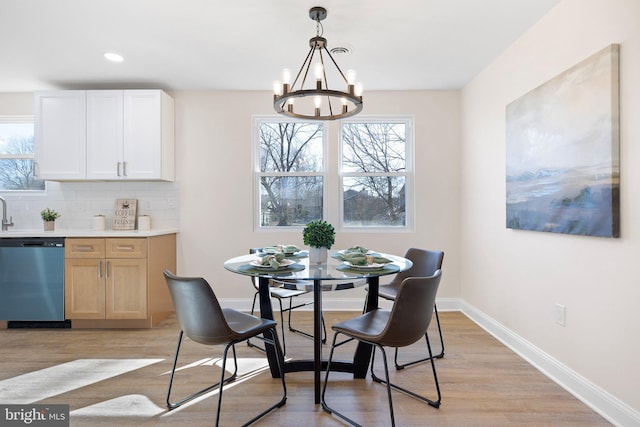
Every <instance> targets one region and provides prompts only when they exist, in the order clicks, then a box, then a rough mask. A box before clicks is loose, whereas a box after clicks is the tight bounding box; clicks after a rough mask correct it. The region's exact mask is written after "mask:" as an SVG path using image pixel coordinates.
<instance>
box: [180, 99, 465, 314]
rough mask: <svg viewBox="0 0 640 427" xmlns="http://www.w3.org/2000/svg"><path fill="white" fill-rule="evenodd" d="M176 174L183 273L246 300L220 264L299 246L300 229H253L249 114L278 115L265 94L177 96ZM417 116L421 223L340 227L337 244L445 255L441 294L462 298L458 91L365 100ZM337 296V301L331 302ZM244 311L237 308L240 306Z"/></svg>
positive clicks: (371, 111) (347, 294) (358, 295)
mask: <svg viewBox="0 0 640 427" xmlns="http://www.w3.org/2000/svg"><path fill="white" fill-rule="evenodd" d="M174 96H175V101H176V103H175V108H176V149H177V170H176V173H177V178H178V181H179V184H180V205H181V212H180V219H181V223H180V231H181V232H180V236H179V259H178V270H179V272H180V273H181V274H197V275H202V276H204V277H206V278H207V279H209V280H210V281H211V282H212V284H213V286H214V288H215V289H216V291H217V292H218V295H219V296H220V297H221V298H225V299H226V300H227V302H232V301H231V300H233V299H236V300H237V299H240V298H245V299H246V298H250V297H252V295H253V288H252V287H251V286H250V283H249V280H248V278H246V277H242V276H238V275H234V274H232V273H229V272H227V271H226V270H224V268H223V266H222V265H223V262H224V261H225V260H226V259H228V258H230V257H231V256H234V255H242V254H245V253H247V252H248V249H249V248H250V247H255V246H268V245H273V244H276V243H291V244H297V245H299V246H301V247H303V243H302V232H301V230H295V231H275V232H274V231H271V232H266V231H262V232H260V231H258V232H254V224H253V209H254V206H253V191H254V190H253V189H254V187H253V182H252V164H251V153H252V151H251V144H252V124H253V121H252V117H253V115H254V114H258V115H264V114H268V115H274V116H275V113H274V112H273V108H272V95H271V94H270V93H269V92H178V93H175V94H174ZM382 114H390V115H413V117H414V119H415V142H416V149H415V155H416V217H417V225H416V227H415V231H414V232H410V233H394V234H389V233H364V232H360V233H354V232H342V231H341V230H337V236H336V243H335V246H334V248H344V247H349V246H351V245H354V244H362V245H365V246H367V247H370V248H374V249H376V250H380V251H384V252H390V253H395V254H404V252H405V251H406V250H407V249H408V248H409V247H411V246H414V247H422V248H431V249H441V250H444V251H445V259H444V271H445V274H444V276H443V280H442V282H441V283H442V284H441V290H440V292H439V295H438V296H439V297H440V298H457V297H458V296H459V276H458V271H459V262H460V261H459V241H460V234H459V228H458V218H459V212H460V209H459V155H460V150H459V132H460V111H459V91H442V92H427V91H425V92H378V93H367V94H366V95H365V109H364V111H363V112H362V113H361V116H366V115H372V116H375V115H382ZM329 134H330V138H329V143H330V147H329V158H330V162H331V164H332V165H333V168H334V171H335V168H336V166H337V156H338V123H330V127H329ZM337 184H338V181H337V176H336V175H335V174H334V175H333V176H332V177H331V178H330V181H329V182H328V183H327V185H328V186H329V194H330V202H329V203H330V206H332V207H333V209H332V210H331V211H330V212H329V217H328V218H327V219H328V220H329V221H330V222H332V223H333V224H334V225H336V226H337V224H338V212H337V203H338V200H339V197H340V192H339V190H338V188H337ZM363 293H364V291H363V290H362V289H358V290H353V291H341V292H333V293H327V294H325V301H326V302H325V308H332V307H334V308H341V307H342V308H344V307H350V308H356V309H357V308H359V307H361V306H362V297H363ZM332 300H333V305H332V302H331V301H332ZM236 303H237V304H238V305H240V304H241V303H240V302H239V301H236Z"/></svg>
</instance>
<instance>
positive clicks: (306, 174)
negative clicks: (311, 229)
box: [255, 119, 325, 227]
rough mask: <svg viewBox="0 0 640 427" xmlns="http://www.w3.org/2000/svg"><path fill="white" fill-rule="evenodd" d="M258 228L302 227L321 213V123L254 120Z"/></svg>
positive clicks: (322, 181)
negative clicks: (257, 142) (256, 149)
mask: <svg viewBox="0 0 640 427" xmlns="http://www.w3.org/2000/svg"><path fill="white" fill-rule="evenodd" d="M255 129H256V131H257V141H259V149H258V151H259V153H258V155H256V156H255V158H256V161H257V164H256V165H255V170H256V174H255V176H256V179H257V188H258V189H259V190H258V191H257V193H258V194H257V198H258V204H257V206H259V207H260V208H259V210H258V211H259V212H258V215H259V219H258V223H259V224H260V227H282V226H304V225H305V224H306V223H308V222H309V221H311V220H314V219H322V218H323V213H324V208H325V207H324V191H325V190H324V182H325V179H324V174H325V165H324V157H325V156H324V153H325V130H324V124H323V123H320V122H319V123H304V122H294V121H282V120H275V119H271V120H266V119H258V120H256V126H255Z"/></svg>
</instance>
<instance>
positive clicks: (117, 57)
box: [104, 52, 124, 62]
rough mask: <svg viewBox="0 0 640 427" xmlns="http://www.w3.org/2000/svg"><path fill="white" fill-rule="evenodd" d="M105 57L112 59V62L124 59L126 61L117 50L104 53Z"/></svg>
mask: <svg viewBox="0 0 640 427" xmlns="http://www.w3.org/2000/svg"><path fill="white" fill-rule="evenodd" d="M104 57H105V58H106V59H107V60H109V61H111V62H122V61H124V58H123V57H122V55H119V54H117V53H115V52H106V53H105V54H104Z"/></svg>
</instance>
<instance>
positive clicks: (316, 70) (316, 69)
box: [313, 62, 323, 80]
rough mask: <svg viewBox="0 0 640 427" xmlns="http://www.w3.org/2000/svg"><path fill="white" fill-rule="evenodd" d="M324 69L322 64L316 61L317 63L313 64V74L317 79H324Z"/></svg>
mask: <svg viewBox="0 0 640 427" xmlns="http://www.w3.org/2000/svg"><path fill="white" fill-rule="evenodd" d="M322 71H323V69H322V64H321V63H319V62H316V64H315V65H314V66H313V75H314V76H315V77H316V80H322Z"/></svg>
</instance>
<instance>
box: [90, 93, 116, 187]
mask: <svg viewBox="0 0 640 427" xmlns="http://www.w3.org/2000/svg"><path fill="white" fill-rule="evenodd" d="M123 109H124V108H123V91H121V90H89V91H87V179H105V180H109V179H115V178H118V173H119V170H120V168H121V162H122V143H123V140H124V132H123V130H122V129H123V119H124V113H123ZM118 162H120V163H118Z"/></svg>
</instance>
